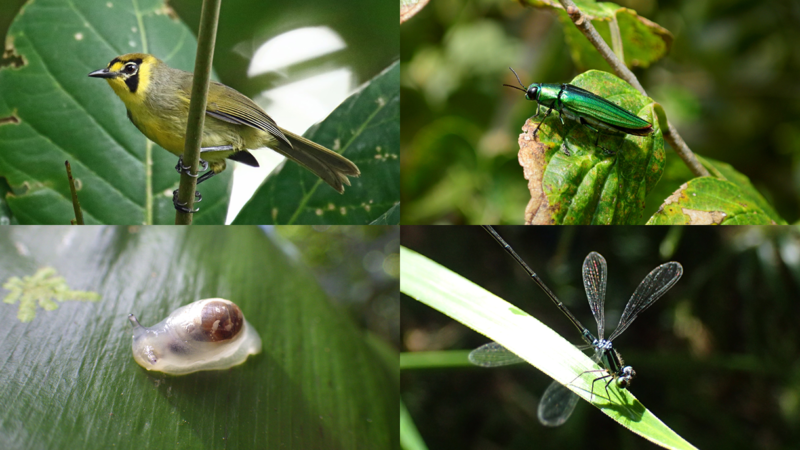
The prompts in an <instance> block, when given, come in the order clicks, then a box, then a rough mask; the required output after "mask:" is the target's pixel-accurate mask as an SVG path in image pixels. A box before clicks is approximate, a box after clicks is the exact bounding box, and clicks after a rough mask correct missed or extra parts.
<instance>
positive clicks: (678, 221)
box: [647, 169, 786, 225]
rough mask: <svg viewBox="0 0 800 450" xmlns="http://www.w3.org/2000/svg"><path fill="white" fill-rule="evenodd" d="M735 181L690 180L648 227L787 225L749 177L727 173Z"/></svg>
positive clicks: (668, 201)
mask: <svg viewBox="0 0 800 450" xmlns="http://www.w3.org/2000/svg"><path fill="white" fill-rule="evenodd" d="M726 172H728V175H730V176H732V177H734V181H728V180H724V179H720V178H714V177H700V178H695V179H693V180H689V181H688V182H687V183H685V184H683V185H681V187H680V188H679V189H678V190H676V191H675V192H674V193H673V194H672V195H671V196H669V197H668V198H667V199H666V200H665V201H664V203H663V204H662V205H661V208H659V210H658V211H657V212H656V213H655V214H653V216H652V217H651V218H650V220H648V221H647V224H648V225H776V224H786V221H784V220H783V219H781V218H780V217H778V215H777V213H776V212H775V211H774V210H773V209H772V207H771V206H770V205H769V204H768V203H767V201H766V200H764V198H763V197H762V196H761V194H759V193H758V192H757V191H756V190H755V188H753V186H752V185H750V182H749V180H747V178H746V177H745V176H744V175H742V174H740V173H738V172H735V171H734V170H733V169H729V170H726Z"/></svg>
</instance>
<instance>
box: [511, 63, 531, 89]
mask: <svg viewBox="0 0 800 450" xmlns="http://www.w3.org/2000/svg"><path fill="white" fill-rule="evenodd" d="M508 70H510V71H511V72H513V73H514V76H515V77H517V83H519V85H520V86H522V90H523V91H525V92H527V90H525V85H524V84H522V81H520V79H519V75H517V72H514V69H512V68H511V67H509V68H508Z"/></svg>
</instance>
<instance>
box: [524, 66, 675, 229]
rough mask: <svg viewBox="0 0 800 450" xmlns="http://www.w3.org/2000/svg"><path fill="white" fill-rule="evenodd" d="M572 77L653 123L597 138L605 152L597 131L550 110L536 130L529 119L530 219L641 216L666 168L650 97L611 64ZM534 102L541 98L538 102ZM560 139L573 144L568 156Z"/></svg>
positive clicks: (588, 220)
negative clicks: (637, 132)
mask: <svg viewBox="0 0 800 450" xmlns="http://www.w3.org/2000/svg"><path fill="white" fill-rule="evenodd" d="M571 84H573V85H575V86H578V87H581V88H583V89H586V90H588V91H591V92H593V93H595V94H597V95H600V96H601V97H603V98H605V99H607V100H609V101H611V102H613V103H615V104H617V105H619V106H621V107H622V108H624V109H627V110H628V111H632V112H634V113H635V114H637V115H638V116H639V117H642V118H644V119H645V120H647V121H648V122H650V123H652V124H653V128H654V130H655V131H654V132H653V133H652V134H650V135H648V136H631V135H610V134H602V135H601V136H600V141H599V144H598V145H599V146H600V147H602V148H605V149H608V150H610V151H612V152H615V153H616V154H615V155H613V156H612V155H607V154H606V153H605V152H604V151H603V150H602V149H601V148H597V147H596V146H595V141H596V140H597V133H596V132H594V131H592V130H589V129H588V128H587V127H585V126H583V125H580V124H578V123H577V122H574V121H570V120H566V119H565V121H564V124H562V123H561V120H560V119H559V117H558V114H556V113H555V111H554V112H552V113H551V114H550V116H549V117H548V118H547V119H546V120H545V121H544V123H543V124H542V126H541V128H540V130H539V133H538V134H537V136H536V137H535V138H533V137H531V135H532V133H533V130H534V129H535V128H536V124H538V122H539V121H540V120H541V117H543V115H544V114H545V112H546V109H544V108H543V109H542V110H541V113H540V116H539V118H531V119H529V120H528V122H526V124H525V127H523V130H524V131H525V132H526V133H524V134H523V135H521V136H520V139H519V142H520V161H521V164H522V165H523V167H524V169H525V177H526V178H527V179H528V180H529V184H528V186H529V189H530V191H531V197H532V198H533V199H534V201H533V202H532V204H531V205H529V207H528V210H527V211H526V218H525V221H526V223H534V224H571V225H575V224H630V223H636V222H637V221H638V220H639V218H640V217H641V214H642V211H643V209H644V206H645V201H644V199H645V196H646V195H647V193H648V192H649V191H650V190H651V189H652V188H653V187H654V186H655V184H656V183H657V182H658V180H659V178H660V177H661V173H662V171H663V168H664V140H663V138H662V134H661V129H660V128H659V126H658V121H657V120H656V119H657V118H656V115H655V112H654V110H653V103H652V100H651V99H649V98H647V97H644V96H642V95H641V94H639V93H638V92H637V91H636V90H634V89H633V88H632V87H630V86H629V85H628V84H627V83H625V82H623V81H622V80H620V79H619V78H617V77H615V76H614V75H611V74H609V73H607V72H601V71H595V70H591V71H588V72H585V73H583V74H581V75H579V76H578V77H576V78H575V79H574V80H573V81H572V82H571ZM532 108H535V103H532ZM562 147H563V148H566V149H568V151H569V152H570V156H567V155H566V154H565V153H564V152H563V151H562Z"/></svg>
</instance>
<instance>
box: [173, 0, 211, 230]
mask: <svg viewBox="0 0 800 450" xmlns="http://www.w3.org/2000/svg"><path fill="white" fill-rule="evenodd" d="M221 1H222V0H203V10H202V14H201V16H200V30H199V31H198V33H197V55H196V56H195V60H194V79H193V82H192V99H191V101H190V103H189V118H188V123H187V124H186V143H185V145H184V148H183V163H184V164H188V165H189V166H190V167H191V173H193V174H197V171H198V168H199V167H200V143H201V141H202V137H203V124H204V122H205V116H206V102H207V100H208V82H209V80H210V79H211V63H212V61H213V60H214V42H215V39H216V36H217V22H218V21H219V7H220V3H221ZM196 187H197V178H196V177H192V176H189V175H187V174H185V173H181V183H180V186H179V187H178V201H180V202H181V203H182V204H185V205H186V208H187V209H189V210H191V209H192V207H193V205H194V191H195V188H196ZM191 224H192V213H185V212H183V211H176V212H175V225H191Z"/></svg>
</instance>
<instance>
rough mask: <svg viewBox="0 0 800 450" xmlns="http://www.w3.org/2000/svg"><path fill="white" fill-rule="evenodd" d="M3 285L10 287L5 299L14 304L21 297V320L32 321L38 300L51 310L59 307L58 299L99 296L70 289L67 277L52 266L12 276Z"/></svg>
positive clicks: (89, 299)
mask: <svg viewBox="0 0 800 450" xmlns="http://www.w3.org/2000/svg"><path fill="white" fill-rule="evenodd" d="M3 289H6V290H8V291H9V293H8V295H6V297H5V298H4V299H3V302H4V303H8V304H11V305H13V304H14V303H16V302H17V301H19V310H18V311H17V318H18V319H19V320H20V322H30V321H32V320H33V319H34V318H35V317H36V305H37V304H38V305H39V306H40V307H41V308H42V309H44V310H45V311H52V310H54V309H56V308H58V304H57V303H56V302H59V303H60V302H65V301H70V300H72V301H79V302H87V301H88V302H96V301H98V300H100V294H98V293H96V292H90V291H73V290H70V289H69V286H67V282H66V280H65V279H64V277H61V276H58V274H57V272H56V270H55V269H54V268H52V267H43V268H41V269H39V270H37V271H36V273H35V274H33V275H30V276H27V277H22V278H19V277H11V278H9V279H8V280H7V281H6V282H5V283H3Z"/></svg>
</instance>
